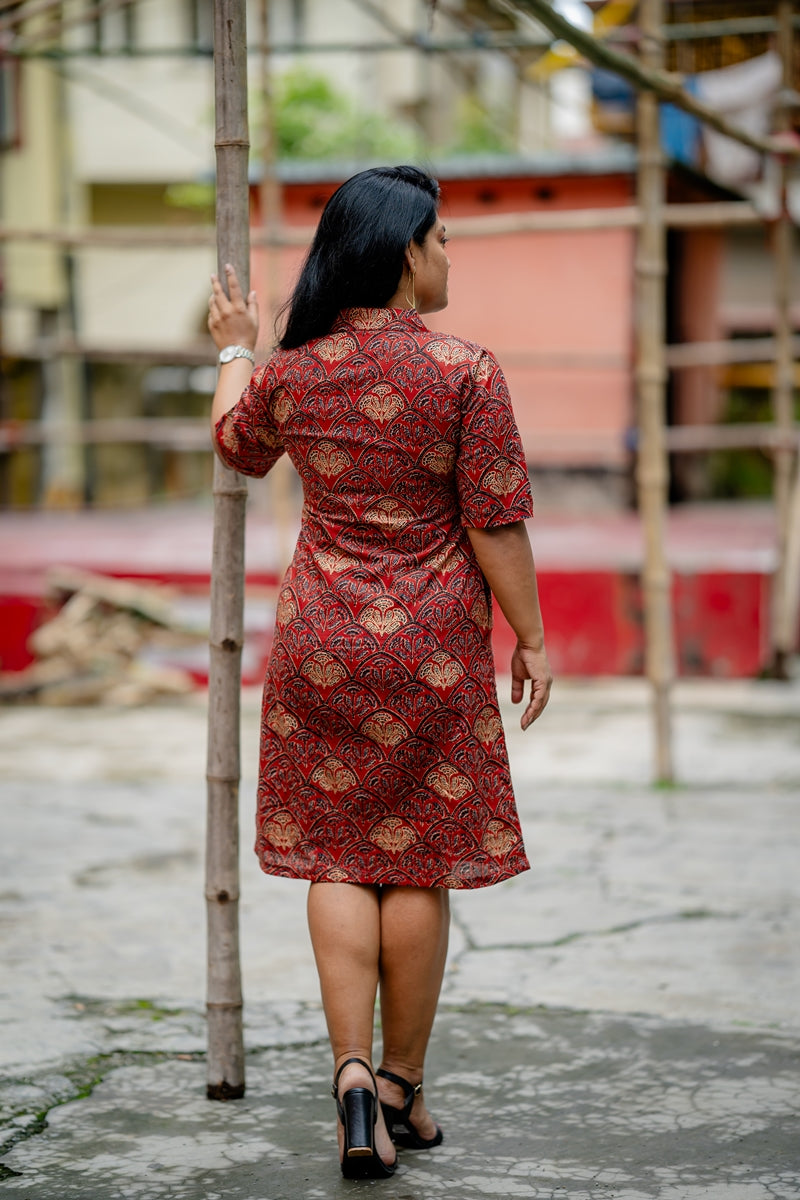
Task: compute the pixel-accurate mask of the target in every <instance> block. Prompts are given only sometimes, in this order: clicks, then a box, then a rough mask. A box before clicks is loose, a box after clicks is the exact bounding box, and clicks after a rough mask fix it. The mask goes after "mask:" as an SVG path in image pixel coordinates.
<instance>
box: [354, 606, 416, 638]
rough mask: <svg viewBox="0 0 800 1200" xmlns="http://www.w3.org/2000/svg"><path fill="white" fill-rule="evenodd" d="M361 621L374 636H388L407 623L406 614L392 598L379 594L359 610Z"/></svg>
mask: <svg viewBox="0 0 800 1200" xmlns="http://www.w3.org/2000/svg"><path fill="white" fill-rule="evenodd" d="M361 621H362V623H363V624H364V625H366V627H367V629H368V630H369V631H370V633H374V634H375V636H376V637H388V636H389V634H390V633H395V632H396V631H397V630H398V629H400V628H402V626H403V625H407V624H408V616H407V615H406V612H405V610H404V609H403V608H401V607H400V606H399V605H398V604H395V602H394V600H391V599H390V598H389V597H388V596H380V597H379V598H378V599H377V600H373V602H372V604H368V605H367V607H366V608H363V609H362V610H361Z"/></svg>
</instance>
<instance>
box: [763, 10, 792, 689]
mask: <svg viewBox="0 0 800 1200" xmlns="http://www.w3.org/2000/svg"><path fill="white" fill-rule="evenodd" d="M778 50H779V53H780V56H781V64H782V75H783V78H782V89H781V103H780V105H779V107H778V111H777V116H776V125H777V130H778V132H779V133H785V132H786V131H787V130H788V129H790V128H791V117H790V111H789V107H788V103H787V101H788V97H789V95H790V94H791V90H792V73H793V65H794V64H793V37H792V4H791V0H779V3H778ZM777 169H778V189H779V201H780V211H779V214H778V218H777V220H776V221H775V222H774V225H773V229H772V255H773V280H774V297H775V341H776V343H777V348H776V354H775V385H774V388H773V392H772V412H773V418H774V421H775V425H776V427H777V429H778V430H779V431H781V432H785V431H786V430H788V429H790V428H791V426H792V423H793V420H794V361H793V352H792V313H791V304H792V251H793V242H794V226H793V222H792V218H791V216H790V214H789V210H788V205H787V182H788V164H787V162H786V159H785V158H784V157H783V156H779V157H778V159H777ZM793 458H794V456H793V454H792V451H791V450H790V449H788V448H786V447H781V448H780V449H777V450H776V451H775V459H774V462H775V473H774V484H773V490H774V496H775V516H776V522H777V530H778V539H777V540H778V558H777V563H776V568H775V577H774V581H773V582H774V591H773V597H772V623H771V631H770V632H771V646H770V661H769V664H768V670H769V673H770V674H771V675H772V676H774V677H775V678H776V679H787V678H788V660H789V656H790V655H791V653H792V651H793V650H794V646H795V640H796V635H797V614H796V612H795V613H793V612H792V609H793V603H792V596H793V584H794V581H793V580H792V579H790V577H789V571H790V563H789V557H790V555H789V543H790V540H792V541H794V540H795V537H796V535H794V536H791V535H790V527H791V524H792V513H793V510H794V508H795V507H796V505H795V504H793V503H792V468H793ZM795 490H796V489H795ZM792 557H793V555H792Z"/></svg>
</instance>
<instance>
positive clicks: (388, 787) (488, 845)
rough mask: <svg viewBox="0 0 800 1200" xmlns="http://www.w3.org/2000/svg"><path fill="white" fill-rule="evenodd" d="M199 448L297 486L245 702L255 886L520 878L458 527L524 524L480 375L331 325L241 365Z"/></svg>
mask: <svg viewBox="0 0 800 1200" xmlns="http://www.w3.org/2000/svg"><path fill="white" fill-rule="evenodd" d="M216 433H217V442H218V446H219V451H220V453H221V455H222V458H223V459H224V460H225V462H227V463H228V464H229V465H230V466H231V467H234V468H235V469H236V470H237V471H241V472H242V473H244V474H247V475H264V474H266V472H267V471H268V470H269V469H270V467H271V466H272V465H273V463H274V462H275V461H276V459H277V458H278V457H279V456H280V455H281V454H282V453H283V451H284V450H286V451H287V452H288V454H289V456H290V458H291V460H292V462H293V463H294V465H295V467H296V468H297V470H298V472H299V474H300V477H301V479H302V483H303V493H304V506H303V516H302V526H301V530H300V535H299V538H298V542H297V548H296V550H295V553H294V557H293V559H292V563H291V565H290V567H289V569H288V571H287V573H286V576H285V578H284V580H283V582H282V585H281V591H280V596H279V602H278V609H277V618H276V630H275V640H274V644H273V649H272V654H271V657H270V661H269V665H268V668H267V674H266V681H265V686H264V703H263V713H262V725H261V761H260V772H259V788H258V811H257V840H256V852H257V854H258V856H259V859H260V862H261V865H262V867H263V869H264V870H265V871H266V872H268V873H270V874H274V875H284V876H292V877H295V878H301V879H311V880H315V881H322V880H330V881H344V882H351V883H371V884H377V883H383V884H404V885H410V886H419V887H434V886H436V887H451V888H463V887H483V886H485V885H487V884H492V883H497V882H498V881H499V880H501V879H506V878H508V877H509V876H512V875H516V874H518V873H519V872H520V871H524V870H526V869H527V867H528V865H529V864H528V860H527V858H526V857H525V850H524V847H523V843H522V836H521V832H520V826H519V820H518V817H517V812H516V807H515V804H514V796H513V792H512V788H511V779H510V776H509V770H508V758H507V754H506V747H505V740H504V737H503V728H502V724H501V721H500V713H499V711H498V706H497V695H496V690H495V678H494V666H493V660H492V652H491V641H490V628H491V596H490V593H489V589H488V587H487V585H486V582H485V580H484V578H483V575H482V573H481V570H480V568H479V566H478V564H477V561H476V559H475V556H474V554H473V552H472V548H471V546H470V542H469V538H468V536H467V533H466V529H465V526H473V527H476V528H487V527H490V526H495V525H502V524H506V523H510V522H512V521H517V520H520V519H521V518H524V517H528V516H530V515H531V512H532V500H531V492H530V485H529V483H528V475H527V470H526V465H525V460H524V456H523V452H522V446H521V443H520V438H519V434H518V432H517V428H516V425H515V423H514V418H513V415H512V411H511V404H510V401H509V397H508V391H507V388H506V384H505V380H504V378H503V374H502V372H501V370H500V368H499V366H498V365H497V363H496V361H495V360H494V358H493V357H492V356H491V355H490V354H489V353H488V352H487V351H485V350H483V349H482V348H481V347H479V346H476V345H474V344H472V343H471V342H466V341H463V340H462V339H460V338H456V337H451V336H448V335H445V334H441V333H435V332H432V331H431V330H429V329H428V328H427V327H426V326H425V325H424V324H423V322H422V321H421V320H420V318H419V316H418V315H417V313H416V312H414V311H413V310H411V311H405V310H400V309H385V308H366V309H347V310H345V311H344V312H343V313H342V314H341V315H340V316H339V318H338V319H337V321H336V324H335V325H334V327H333V329H332V331H331V333H330V334H329V335H328V336H326V337H323V338H319V339H314V340H312V341H311V342H309V343H307V344H306V345H304V346H301V347H299V348H298V349H295V350H287V351H277V352H276V353H275V354H274V355H273V356H272V357H271V358H270V359H269V361H268V362H267V363H266V364H264V365H263V366H262V367H260V368H259V369H258V370H257V371H256V372H255V373H254V375H253V378H252V380H251V382H250V385H249V387H248V388H247V390H246V391H245V392H244V394H243V396H242V398H241V400H240V401H239V403H238V404H237V405H236V406H235V407H234V408H233V409H232V410H231V411H230V412H229V413H228V414H227V415H226V416H224V417H223V418H222V419H221V421H220V422H219V424H218V426H217V431H216Z"/></svg>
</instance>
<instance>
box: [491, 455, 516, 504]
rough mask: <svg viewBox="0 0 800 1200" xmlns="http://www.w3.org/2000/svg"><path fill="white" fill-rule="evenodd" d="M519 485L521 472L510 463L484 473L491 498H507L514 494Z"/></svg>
mask: <svg viewBox="0 0 800 1200" xmlns="http://www.w3.org/2000/svg"><path fill="white" fill-rule="evenodd" d="M521 483H522V471H521V470H520V469H519V467H515V466H513V465H512V464H511V463H504V464H503V465H502V466H500V467H496V468H495V469H494V470H492V471H487V472H486V486H487V488H488V489H489V491H490V492H491V493H492V495H493V496H508V495H510V494H511V492H516V491H517V489H518V488H519V486H520V484H521Z"/></svg>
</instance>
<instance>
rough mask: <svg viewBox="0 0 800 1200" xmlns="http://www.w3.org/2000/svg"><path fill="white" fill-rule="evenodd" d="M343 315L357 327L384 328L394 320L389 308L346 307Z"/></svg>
mask: <svg viewBox="0 0 800 1200" xmlns="http://www.w3.org/2000/svg"><path fill="white" fill-rule="evenodd" d="M342 316H343V317H344V318H345V319H346V320H347V321H349V322H350V324H351V325H352V326H353V327H354V328H355V329H383V328H384V326H386V325H389V324H391V322H392V321H393V320H394V313H392V312H391V311H390V309H388V308H346V309H344V311H343V312H342Z"/></svg>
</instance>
